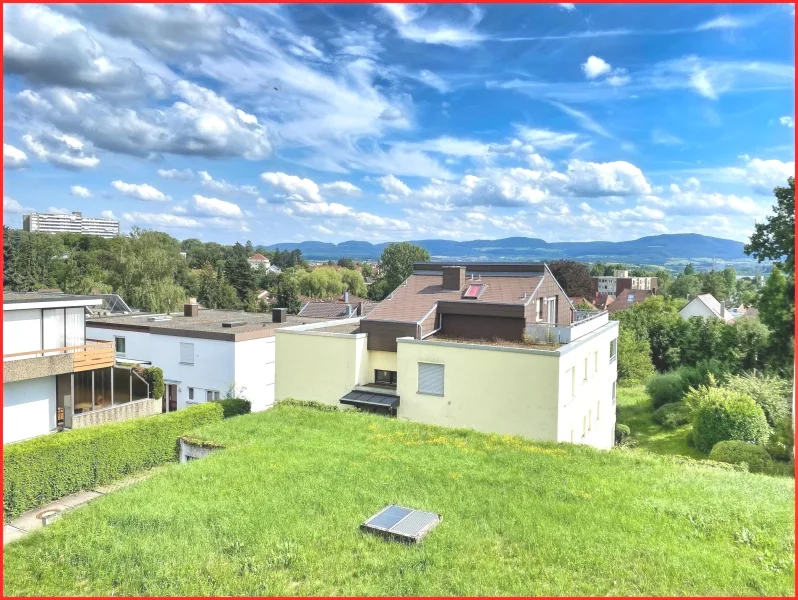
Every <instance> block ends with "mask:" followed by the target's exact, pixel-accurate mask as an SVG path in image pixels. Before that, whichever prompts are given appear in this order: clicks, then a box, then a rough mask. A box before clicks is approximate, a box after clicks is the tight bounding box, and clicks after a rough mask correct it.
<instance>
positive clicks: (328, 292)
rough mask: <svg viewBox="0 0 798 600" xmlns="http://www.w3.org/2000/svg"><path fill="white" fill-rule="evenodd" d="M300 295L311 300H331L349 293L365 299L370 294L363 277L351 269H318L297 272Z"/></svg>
mask: <svg viewBox="0 0 798 600" xmlns="http://www.w3.org/2000/svg"><path fill="white" fill-rule="evenodd" d="M297 280H298V282H299V293H300V294H303V295H305V296H310V297H311V298H330V297H332V296H340V295H341V294H342V293H343V292H344V291H348V292H349V293H350V294H352V295H355V296H360V297H363V296H365V295H366V294H367V293H368V292H367V290H366V283H365V282H364V281H363V276H362V275H361V274H360V273H358V272H357V271H353V270H351V269H344V268H341V269H334V268H326V267H317V268H315V269H313V270H312V271H299V272H297Z"/></svg>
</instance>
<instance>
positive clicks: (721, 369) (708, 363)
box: [675, 359, 729, 390]
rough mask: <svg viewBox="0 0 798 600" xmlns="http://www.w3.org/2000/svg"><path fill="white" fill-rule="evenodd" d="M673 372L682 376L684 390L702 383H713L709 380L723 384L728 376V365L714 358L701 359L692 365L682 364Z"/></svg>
mask: <svg viewBox="0 0 798 600" xmlns="http://www.w3.org/2000/svg"><path fill="white" fill-rule="evenodd" d="M675 372H676V373H678V374H679V377H681V378H682V383H683V384H684V389H685V390H688V389H689V388H691V387H700V386H702V385H714V384H712V383H711V381H714V382H715V383H716V384H724V383H725V382H726V381H727V380H728V378H729V367H728V366H727V365H724V364H723V363H721V362H720V361H718V360H715V359H710V360H702V361H701V362H699V363H697V364H696V365H693V366H682V367H679V368H678V369H676V371H675ZM710 375H712V377H711V378H710Z"/></svg>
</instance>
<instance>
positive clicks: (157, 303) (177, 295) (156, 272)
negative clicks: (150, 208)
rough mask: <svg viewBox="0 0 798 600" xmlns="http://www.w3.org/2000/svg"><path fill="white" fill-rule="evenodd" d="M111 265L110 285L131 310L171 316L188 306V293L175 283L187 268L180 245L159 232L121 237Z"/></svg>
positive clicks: (142, 232) (137, 233) (136, 231)
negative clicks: (181, 270) (165, 313)
mask: <svg viewBox="0 0 798 600" xmlns="http://www.w3.org/2000/svg"><path fill="white" fill-rule="evenodd" d="M116 239H117V240H119V243H118V245H119V248H118V249H117V250H115V251H114V253H113V255H112V259H111V262H110V273H109V282H110V283H111V285H112V286H113V289H114V291H115V292H116V293H118V294H119V295H120V296H122V298H124V299H125V302H127V303H128V305H130V306H135V307H136V308H140V309H141V310H143V311H152V312H170V311H174V310H178V309H179V308H180V307H181V305H182V304H183V303H184V302H185V299H186V293H185V290H184V289H183V288H182V287H180V286H179V285H178V284H177V283H175V276H176V275H177V272H178V270H179V268H181V267H184V266H185V265H184V261H183V258H182V257H181V256H180V245H179V244H178V242H177V240H175V239H174V238H172V237H171V236H169V235H167V234H165V233H161V232H158V231H142V230H141V229H138V228H134V229H133V232H132V233H131V234H130V235H129V236H120V237H119V238H116Z"/></svg>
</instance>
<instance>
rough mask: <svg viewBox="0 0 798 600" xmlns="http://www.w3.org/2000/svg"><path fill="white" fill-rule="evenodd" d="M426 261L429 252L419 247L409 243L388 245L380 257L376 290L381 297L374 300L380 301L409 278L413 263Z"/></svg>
mask: <svg viewBox="0 0 798 600" xmlns="http://www.w3.org/2000/svg"><path fill="white" fill-rule="evenodd" d="M428 260H429V252H427V251H426V250H424V248H422V247H421V246H416V245H415V244H411V243H409V242H400V243H398V244H389V245H388V247H386V248H385V250H383V251H382V256H380V266H381V268H382V275H381V276H380V282H381V283H380V287H379V288H378V290H379V291H380V292H381V293H382V297H381V298H376V299H378V300H382V298H384V297H385V296H387V295H388V294H390V293H391V292H392V291H394V290H395V289H396V288H397V287H399V286H400V285H401V284H402V282H403V281H404V280H405V279H407V278H408V277H410V275H412V274H413V263H416V262H424V261H428ZM372 287H373V286H372Z"/></svg>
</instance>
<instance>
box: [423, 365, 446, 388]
mask: <svg viewBox="0 0 798 600" xmlns="http://www.w3.org/2000/svg"><path fill="white" fill-rule="evenodd" d="M418 392H419V394H435V395H436V396H443V365H434V364H431V363H418Z"/></svg>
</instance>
